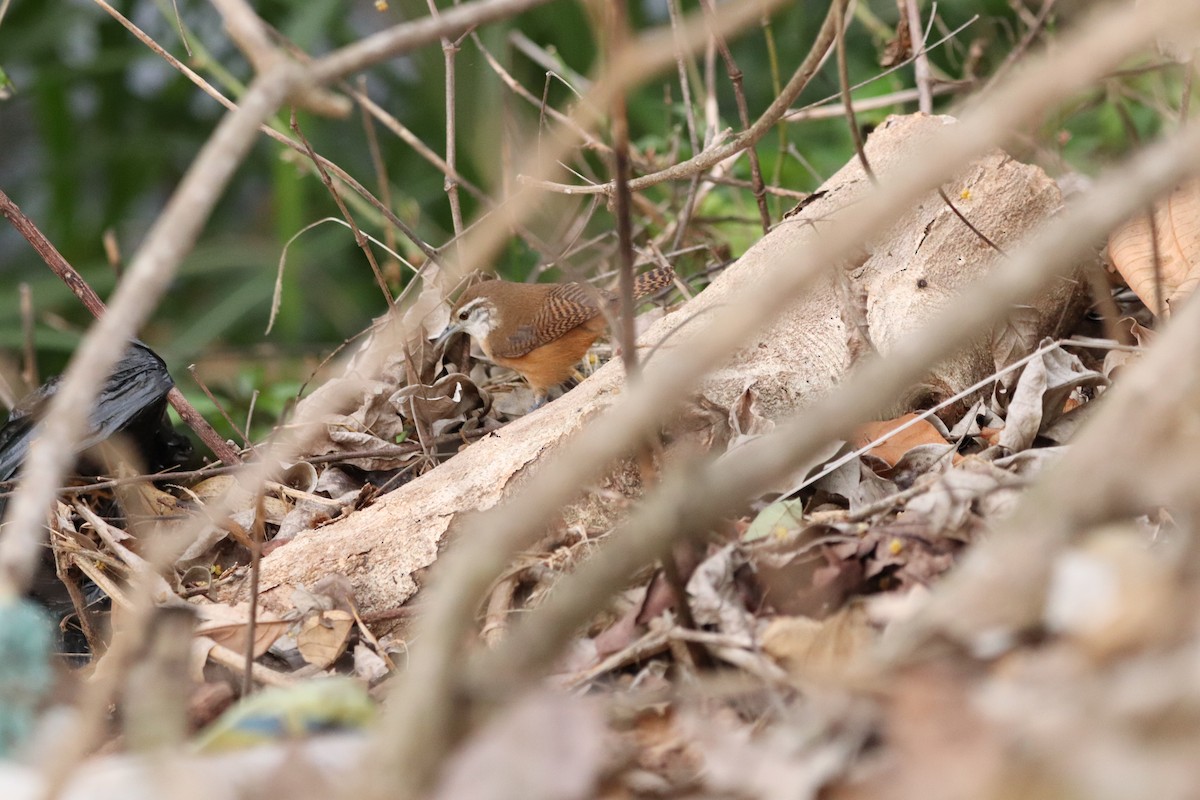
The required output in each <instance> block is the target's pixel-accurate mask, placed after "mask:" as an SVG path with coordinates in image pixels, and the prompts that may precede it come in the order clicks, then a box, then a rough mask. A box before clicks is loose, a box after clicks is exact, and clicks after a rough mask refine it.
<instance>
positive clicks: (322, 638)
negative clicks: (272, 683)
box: [296, 608, 354, 669]
mask: <svg viewBox="0 0 1200 800" xmlns="http://www.w3.org/2000/svg"><path fill="white" fill-rule="evenodd" d="M353 629H354V617H353V615H351V614H349V613H348V612H346V611H340V610H338V609H336V608H335V609H333V610H332V611H322V612H318V613H315V614H311V615H309V616H308V617H307V618H306V619H305V620H304V622H302V623H301V624H300V632H299V633H297V634H296V647H297V648H298V649H299V650H300V655H302V656H304V660H305V661H307V662H308V663H309V664H312V665H313V666H314V667H317V668H318V669H328V668H329V667H331V666H333V662H335V661H337V660H338V659H339V658H341V656H342V653H344V652H346V645H347V644H348V643H349V642H350V632H351V631H352V630H353Z"/></svg>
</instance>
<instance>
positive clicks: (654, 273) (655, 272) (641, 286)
mask: <svg viewBox="0 0 1200 800" xmlns="http://www.w3.org/2000/svg"><path fill="white" fill-rule="evenodd" d="M673 280H675V270H674V268H673V267H671V265H670V264H666V265H664V266H661V267H655V268H654V269H651V270H647V271H646V272H643V273H641V274H640V275H638V276H637V277H635V278H634V279H633V297H634V299H635V300H640V299H641V298H643V297H645V296H647V295H651V294H654V293H655V292H657V291H658V290H659V289H662V288H663V287H664V286H669V285H671V281H673Z"/></svg>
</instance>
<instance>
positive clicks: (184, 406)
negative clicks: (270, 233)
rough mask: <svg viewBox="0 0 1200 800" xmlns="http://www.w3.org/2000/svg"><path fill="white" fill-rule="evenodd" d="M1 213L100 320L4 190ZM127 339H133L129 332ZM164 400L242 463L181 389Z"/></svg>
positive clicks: (96, 306) (88, 290) (226, 457)
mask: <svg viewBox="0 0 1200 800" xmlns="http://www.w3.org/2000/svg"><path fill="white" fill-rule="evenodd" d="M0 215H3V216H4V217H5V219H7V220H8V221H9V222H10V223H11V224H12V226H13V227H14V228H16V229H17V232H18V233H20V234H21V235H22V236H23V237H25V240H26V241H27V242H29V244H31V245H32V246H33V249H34V250H36V251H37V254H38V255H39V256H41V258H42V261H44V262H45V264H46V266H48V267H49V268H50V271H51V272H53V273H54V274H55V275H57V276H58V278H59V280H61V281H62V282H63V283H65V284H66V285H67V288H68V289H70V290H71V292H72V293H73V294H74V295H75V296H76V297H77V298H79V302H81V303H83V307H84V308H86V309H87V310H88V311H89V312H90V313H91V315H92V316H93V317H95V318H97V319H99V318H100V317H101V316H103V314H104V303H103V302H102V301H101V300H100V296H99V295H98V294H96V291H95V290H94V289H92V287H91V286H90V285H88V282H87V281H85V280H84V279H83V276H82V275H80V274H79V272H78V271H77V270H76V269H75V268H74V267H72V266H71V265H70V264H69V263H68V262H67V260H66V259H65V258H63V256H62V254H61V253H59V252H58V249H57V248H56V247H55V246H54V245H53V244H52V243H51V242H50V240H49V239H47V238H46V236H45V234H43V233H42V232H41V230H39V229H38V227H37V225H35V224H34V223H33V220H31V219H29V217H27V216H25V214H24V212H22V211H21V209H20V208H18V207H17V204H16V203H14V202H13V201H12V200H11V199H10V198H9V196H8V195H6V194H5V193H4V192H3V191H0ZM126 338H127V339H128V338H132V334H131V336H129V337H126ZM167 401H168V402H169V403H170V404H171V407H172V408H174V409H175V410H176V411H178V412H179V417H180V419H182V420H183V422H184V424H186V425H187V426H188V427H190V428H191V429H192V430H193V431H195V432H196V435H197V436H199V437H200V441H202V442H204V444H205V445H207V446H208V449H209V450H211V451H212V452H213V454H214V455H215V456H216V457H217V458H219V459H220V460H221V461H223V462H225V463H226V464H238V463H240V462H241V458H239V457H238V454H237V451H235V450H234V449H233V448H232V447H230V446H229V445H227V444H226V443H225V440H224V439H222V438H221V437H220V436H219V435H217V432H216V431H215V430H213V427H212V426H211V425H209V424H208V420H206V419H204V417H202V416H201V415H200V412H199V411H197V410H196V408H195V407H194V406H193V405H192V404H191V403H189V402H188V401H187V398H185V397H184V396H183V393H182V392H180V391H179V390H178V389H176V388H172V389H171V391H170V392H169V393H168V394H167Z"/></svg>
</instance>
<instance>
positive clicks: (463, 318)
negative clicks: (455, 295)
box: [458, 308, 471, 322]
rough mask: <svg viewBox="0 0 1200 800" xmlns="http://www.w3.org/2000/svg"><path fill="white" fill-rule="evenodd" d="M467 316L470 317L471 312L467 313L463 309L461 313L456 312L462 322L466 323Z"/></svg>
mask: <svg viewBox="0 0 1200 800" xmlns="http://www.w3.org/2000/svg"><path fill="white" fill-rule="evenodd" d="M469 316H471V312H470V311H467V310H466V309H465V308H464V309H463V310H462V311H460V312H458V318H459V319H461V320H462V321H464V322H466V320H467V317H469Z"/></svg>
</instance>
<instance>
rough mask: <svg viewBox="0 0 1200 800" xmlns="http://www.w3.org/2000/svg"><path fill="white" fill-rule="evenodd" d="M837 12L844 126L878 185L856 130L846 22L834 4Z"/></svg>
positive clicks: (860, 162) (861, 163) (870, 175)
mask: <svg viewBox="0 0 1200 800" xmlns="http://www.w3.org/2000/svg"><path fill="white" fill-rule="evenodd" d="M834 9H835V10H836V12H837V67H838V86H840V87H841V88H842V107H843V108H844V109H845V112H846V124H847V125H849V126H850V138H851V139H852V140H853V141H854V152H855V153H856V154H857V155H858V163H859V164H860V165H861V166H862V168H863V172H865V173H866V174H867V178H869V179H870V181H871V183H874V184H878V183H879V181H878V179H877V178H876V177H875V170H873V169H871V162H870V161H868V160H867V151H866V150H865V149H864V148H863V138H862V131H861V130H859V128H858V119H857V118H855V116H854V103H853V102H852V101H851V99H850V73H849V71H848V67H847V65H846V20H845V18H844V16H843V11H842V8H841V6H838V5H837V4H834Z"/></svg>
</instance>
